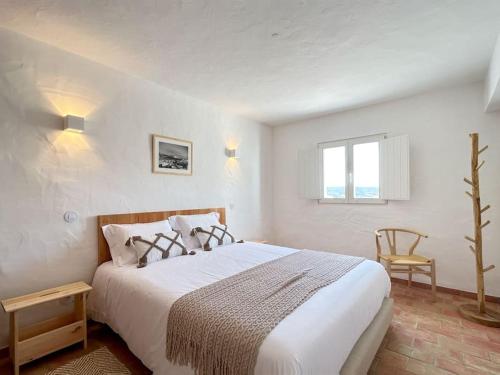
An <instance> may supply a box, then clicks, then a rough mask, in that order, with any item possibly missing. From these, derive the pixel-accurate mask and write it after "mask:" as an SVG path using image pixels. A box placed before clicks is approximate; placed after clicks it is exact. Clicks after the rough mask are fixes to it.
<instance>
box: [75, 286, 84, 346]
mask: <svg viewBox="0 0 500 375" xmlns="http://www.w3.org/2000/svg"><path fill="white" fill-rule="evenodd" d="M86 297H87V293H82V294H78V295H76V296H75V315H76V318H77V319H79V320H82V322H83V324H82V326H83V332H82V333H83V348H84V349H87V298H86Z"/></svg>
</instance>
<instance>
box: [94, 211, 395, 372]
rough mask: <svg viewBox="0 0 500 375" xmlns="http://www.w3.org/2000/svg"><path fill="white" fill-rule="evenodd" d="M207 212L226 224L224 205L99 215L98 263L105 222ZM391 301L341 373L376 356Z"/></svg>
mask: <svg viewBox="0 0 500 375" xmlns="http://www.w3.org/2000/svg"><path fill="white" fill-rule="evenodd" d="M209 212H218V213H219V215H220V218H219V221H220V222H221V223H222V224H226V209H225V208H203V209H192V210H175V211H159V212H138V213H130V214H117V215H101V216H98V217H97V236H98V255H97V259H98V264H99V265H100V264H102V263H104V262H107V261H109V260H111V253H110V252H109V247H108V243H107V242H106V239H105V238H104V234H103V233H102V229H101V228H102V226H103V225H108V224H135V223H151V222H153V221H160V220H166V219H168V218H169V217H170V216H174V215H197V214H207V213H209ZM392 309H393V300H392V299H390V298H385V299H384V301H383V303H382V306H381V307H380V310H379V311H378V313H377V315H376V316H375V318H374V319H373V321H372V322H371V323H370V325H369V326H368V328H367V329H366V330H365V331H364V332H363V334H362V335H361V336H360V338H359V339H358V341H357V343H356V345H355V346H354V348H353V349H352V351H351V353H350V354H349V357H347V360H346V361H345V363H344V365H343V366H342V369H341V370H340V375H361V374H366V373H367V372H368V370H369V368H370V366H371V363H372V362H373V359H374V358H375V354H376V353H377V350H378V348H379V347H380V344H381V343H382V340H383V339H384V336H385V334H386V332H387V330H388V329H389V326H390V324H391V320H392Z"/></svg>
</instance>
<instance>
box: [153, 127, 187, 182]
mask: <svg viewBox="0 0 500 375" xmlns="http://www.w3.org/2000/svg"><path fill="white" fill-rule="evenodd" d="M153 173H167V174H177V175H184V176H191V175H192V174H193V143H192V142H189V141H185V140H182V139H177V138H171V137H163V136H161V135H156V134H153Z"/></svg>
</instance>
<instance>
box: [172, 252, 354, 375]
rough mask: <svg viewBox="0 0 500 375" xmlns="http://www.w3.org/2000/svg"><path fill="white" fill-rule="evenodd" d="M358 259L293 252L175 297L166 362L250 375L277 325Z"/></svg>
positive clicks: (203, 374) (206, 373) (213, 373)
mask: <svg viewBox="0 0 500 375" xmlns="http://www.w3.org/2000/svg"><path fill="white" fill-rule="evenodd" d="M363 260H364V259H363V258H358V257H351V256H344V255H337V254H332V253H325V252H319V251H309V250H304V251H299V252H296V253H293V254H290V255H287V256H284V257H281V258H278V259H275V260H272V261H269V262H267V263H264V264H261V265H258V266H256V267H253V268H251V269H248V270H246V271H243V272H241V273H238V274H236V275H233V276H230V277H227V278H225V279H223V280H220V281H217V282H215V283H213V284H210V285H207V286H205V287H203V288H200V289H197V290H194V291H192V292H190V293H188V294H186V295H184V296H182V297H181V298H179V299H178V300H177V301H176V302H175V303H174V304H173V306H172V308H171V310H170V313H169V317H168V324H167V350H166V356H167V359H168V360H169V361H171V362H173V363H175V364H179V365H189V366H191V367H192V368H193V369H194V370H195V373H196V374H197V375H251V374H253V373H254V368H255V364H256V362H257V355H258V352H259V347H260V345H261V344H262V342H263V341H264V339H265V338H266V336H267V335H268V334H269V333H270V332H271V330H272V329H273V328H274V327H276V326H277V325H278V324H279V322H281V321H282V320H283V319H284V318H285V317H286V316H287V315H289V314H290V313H292V312H293V311H294V310H295V309H296V308H297V307H298V306H300V305H301V304H302V303H304V302H305V301H307V300H308V299H309V298H311V297H312V296H313V295H314V293H316V292H317V291H318V290H319V289H321V288H323V287H325V286H327V285H329V284H331V283H333V282H335V281H337V280H338V279H339V278H341V277H342V276H343V275H345V274H346V273H347V272H349V271H350V270H351V269H353V268H354V267H356V266H357V265H358V264H359V263H361V262H362V261H363Z"/></svg>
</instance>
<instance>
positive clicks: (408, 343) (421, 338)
mask: <svg viewBox="0 0 500 375" xmlns="http://www.w3.org/2000/svg"><path fill="white" fill-rule="evenodd" d="M392 297H393V298H394V301H395V307H394V319H393V322H392V325H391V327H390V329H389V332H388V333H387V335H386V337H385V339H384V341H383V343H382V346H381V348H380V350H379V352H378V354H377V356H376V358H375V360H374V362H373V365H372V368H371V369H370V372H369V374H371V375H375V374H390V375H399V374H402V375H405V374H459V375H462V374H464V375H465V374H466V375H477V374H500V329H499V328H488V327H483V326H481V325H478V324H475V323H471V322H469V321H467V320H464V319H462V318H460V316H459V315H458V312H457V306H458V305H460V304H461V303H470V302H472V301H473V300H471V299H468V298H464V297H460V296H455V295H451V294H445V293H438V301H437V302H432V299H431V293H430V291H429V290H426V289H421V288H416V287H413V288H408V287H407V286H406V285H403V284H399V283H393V289H392ZM490 307H492V308H494V309H496V310H498V311H500V305H496V304H491V305H490ZM89 327H92V329H91V330H90V331H91V332H89V345H88V346H89V347H88V349H87V351H86V352H89V351H92V350H95V349H97V348H98V347H100V346H102V345H106V346H107V347H108V349H109V350H111V352H113V354H114V355H115V356H116V357H117V358H118V359H119V360H120V361H121V362H122V363H123V364H125V365H126V366H127V367H128V368H129V369H130V371H131V372H132V374H137V375H140V374H144V375H147V374H151V372H150V371H149V370H148V369H147V368H145V367H144V366H143V365H142V363H141V362H140V361H139V360H138V359H137V358H136V357H135V356H134V355H133V354H132V353H131V352H130V351H129V350H128V348H127V346H126V344H125V343H124V342H123V340H121V339H120V337H119V336H118V335H116V334H114V333H113V332H112V331H111V330H110V329H109V328H107V327H105V326H104V327H102V326H101V325H98V324H91V326H89ZM83 354H85V351H84V350H83V349H82V346H81V345H80V344H77V345H74V346H72V347H69V348H67V349H65V350H61V351H59V352H56V353H54V354H51V355H49V356H47V357H44V358H41V359H39V360H37V361H34V362H32V363H31V364H28V365H26V366H23V367H21V374H26V375H42V374H45V373H46V372H47V371H48V370H52V369H54V368H57V367H59V366H61V365H63V364H65V363H67V362H70V361H71V360H73V359H74V358H77V357H79V356H81V355H83ZM2 362H3V363H2ZM10 373H11V371H10V366H9V365H8V363H6V361H1V360H0V374H2V375H4V374H5V375H7V374H10ZM317 375H323V374H317Z"/></svg>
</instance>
